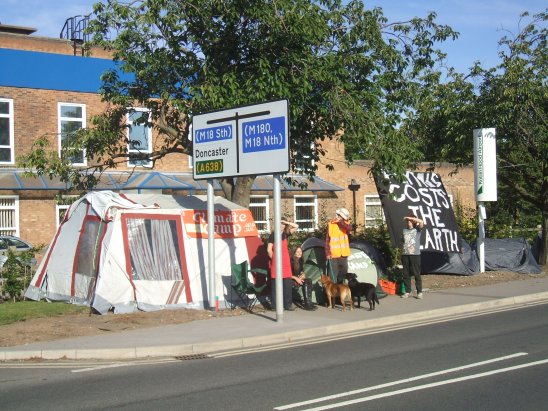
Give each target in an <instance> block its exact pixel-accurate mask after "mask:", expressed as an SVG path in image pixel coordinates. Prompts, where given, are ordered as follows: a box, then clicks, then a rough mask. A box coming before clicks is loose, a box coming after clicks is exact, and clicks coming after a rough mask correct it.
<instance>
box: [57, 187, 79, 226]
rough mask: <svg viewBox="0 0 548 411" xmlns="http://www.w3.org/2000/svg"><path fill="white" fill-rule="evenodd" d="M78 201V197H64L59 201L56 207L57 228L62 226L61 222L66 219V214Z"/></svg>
mask: <svg viewBox="0 0 548 411" xmlns="http://www.w3.org/2000/svg"><path fill="white" fill-rule="evenodd" d="M76 200H78V196H76V195H66V196H65V195H64V196H62V197H61V198H58V199H57V204H56V206H55V222H56V223H57V226H56V227H57V228H59V226H60V225H61V221H63V218H65V214H66V212H67V210H68V209H69V207H70V206H71V204H72V203H74V202H75V201H76Z"/></svg>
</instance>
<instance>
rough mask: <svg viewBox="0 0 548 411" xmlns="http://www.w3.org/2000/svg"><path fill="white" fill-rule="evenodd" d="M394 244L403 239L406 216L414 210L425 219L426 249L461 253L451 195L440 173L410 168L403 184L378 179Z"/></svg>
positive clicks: (423, 247) (424, 248) (391, 180)
mask: <svg viewBox="0 0 548 411" xmlns="http://www.w3.org/2000/svg"><path fill="white" fill-rule="evenodd" d="M376 185H377V190H378V192H379V197H380V199H381V203H382V208H383V211H384V215H385V217H386V223H387V225H388V230H389V231H390V237H391V239H392V244H393V245H394V247H398V246H399V245H400V242H401V235H402V230H403V229H404V228H405V226H406V225H405V222H404V220H403V217H405V216H406V215H407V214H408V213H409V212H410V211H412V212H413V213H414V214H415V215H416V216H417V217H419V218H421V219H422V220H423V221H424V229H423V235H422V240H421V242H422V244H421V249H422V250H429V251H442V252H460V247H459V245H460V234H459V231H458V226H457V221H456V220H455V214H454V213H453V208H452V206H451V201H450V199H449V195H448V194H447V192H446V191H445V187H444V186H443V183H442V181H441V177H440V176H439V175H438V174H436V173H422V172H412V171H408V172H407V173H406V179H405V181H404V182H403V183H399V182H397V181H396V180H395V179H393V178H389V182H388V186H387V185H386V184H385V183H383V182H382V181H380V180H377V181H376Z"/></svg>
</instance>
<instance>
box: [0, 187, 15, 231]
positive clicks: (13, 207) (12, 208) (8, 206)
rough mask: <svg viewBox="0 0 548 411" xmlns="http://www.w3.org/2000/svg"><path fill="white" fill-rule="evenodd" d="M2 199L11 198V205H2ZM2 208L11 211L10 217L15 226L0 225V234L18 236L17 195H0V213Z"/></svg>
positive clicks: (0, 220) (0, 221)
mask: <svg viewBox="0 0 548 411" xmlns="http://www.w3.org/2000/svg"><path fill="white" fill-rule="evenodd" d="M2 200H13V205H2ZM4 210H7V211H10V210H12V211H13V216H12V218H13V221H14V223H15V226H12V227H7V226H6V227H4V226H2V225H0V234H3V235H14V236H16V237H19V196H0V214H3V211H4ZM1 223H2V218H0V224H1Z"/></svg>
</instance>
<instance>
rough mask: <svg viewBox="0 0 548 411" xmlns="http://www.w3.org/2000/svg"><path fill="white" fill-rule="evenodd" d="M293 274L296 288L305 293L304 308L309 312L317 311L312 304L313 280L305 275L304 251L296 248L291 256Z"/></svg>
mask: <svg viewBox="0 0 548 411" xmlns="http://www.w3.org/2000/svg"><path fill="white" fill-rule="evenodd" d="M291 273H292V275H293V281H294V282H295V284H294V287H301V291H302V293H303V308H304V309H305V310H308V311H314V310H316V306H315V305H314V303H313V302H312V280H311V279H310V278H307V277H306V275H305V274H304V259H303V249H302V248H301V247H297V248H295V250H293V253H292V254H291Z"/></svg>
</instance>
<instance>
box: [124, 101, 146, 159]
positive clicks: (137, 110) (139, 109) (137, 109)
mask: <svg viewBox="0 0 548 411" xmlns="http://www.w3.org/2000/svg"><path fill="white" fill-rule="evenodd" d="M132 113H148V121H149V122H150V110H149V109H147V108H142V107H132V108H128V109H127V114H126V125H127V126H128V127H127V131H126V132H127V141H128V144H127V151H128V154H130V153H152V127H150V126H149V125H146V124H142V125H140V126H141V127H144V128H145V130H146V133H147V136H146V138H147V140H148V148H147V149H146V150H142V149H132V148H131V144H130V143H129V142H130V140H131V137H130V133H131V125H132V124H133V122H132V121H131V120H130V118H129V116H130V114H132ZM139 161H141V160H139ZM127 166H128V167H144V168H150V167H152V161H147V162H146V163H144V164H134V163H132V161H131V160H130V159H129V158H128V161H127Z"/></svg>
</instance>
